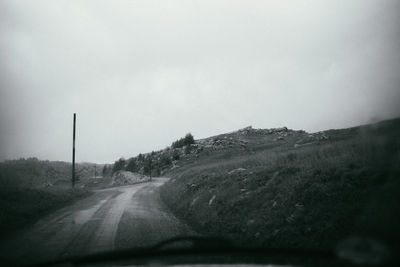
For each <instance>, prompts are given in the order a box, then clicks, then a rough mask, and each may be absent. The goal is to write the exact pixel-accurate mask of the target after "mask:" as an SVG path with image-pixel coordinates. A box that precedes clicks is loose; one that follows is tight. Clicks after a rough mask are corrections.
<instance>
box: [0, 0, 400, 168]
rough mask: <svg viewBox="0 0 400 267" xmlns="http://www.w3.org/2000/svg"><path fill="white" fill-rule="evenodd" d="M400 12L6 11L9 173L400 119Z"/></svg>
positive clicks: (286, 8)
mask: <svg viewBox="0 0 400 267" xmlns="http://www.w3.org/2000/svg"><path fill="white" fill-rule="evenodd" d="M399 6H400V4H399V2H398V1H394V0H393V1H390V0H387V1H372V0H371V1H361V0H360V1H352V2H348V1H318V2H317V3H316V2H315V1H313V2H311V1H296V2H293V1H268V2H267V1H167V2H164V1H112V2H110V1H76V2H75V1H35V2H30V1H2V3H1V7H0V10H1V11H0V56H1V58H2V60H1V62H0V86H1V87H0V88H1V89H0V90H1V98H0V124H1V128H0V136H1V140H0V146H1V150H0V151H1V152H0V159H7V158H17V157H27V156H38V157H40V158H46V159H59V160H69V159H70V152H71V151H70V150H71V148H70V145H71V140H70V139H71V123H72V113H74V112H76V113H77V114H78V140H77V144H78V147H77V159H78V160H81V161H97V162H110V161H113V160H115V159H116V158H117V157H120V156H125V157H129V156H133V155H136V154H137V153H140V152H148V151H151V150H153V149H159V148H163V147H165V146H167V145H169V144H170V143H171V142H172V141H173V140H175V139H177V138H179V137H180V136H182V135H184V134H185V133H186V132H189V131H191V132H192V133H193V134H194V136H195V137H197V138H201V137H206V136H210V135H214V134H218V133H221V132H226V131H231V130H235V129H237V128H239V127H244V126H247V125H253V126H255V127H262V128H267V127H278V126H283V125H286V126H288V127H291V128H297V129H306V130H308V131H317V130H323V129H327V128H338V127H348V126H354V125H358V124H362V123H366V122H368V121H370V120H371V119H372V118H381V119H384V118H390V117H394V116H399V114H400V111H399V108H398V106H399V105H398V102H399V99H400V90H399V84H400V80H399V79H400V78H399V77H400V76H399V75H398V70H399V67H400V66H399V65H400V55H399V53H398V47H400V37H399V36H400V30H399V28H400V27H399V26H398V25H400V23H399V17H398V14H397V12H396V11H397V10H399Z"/></svg>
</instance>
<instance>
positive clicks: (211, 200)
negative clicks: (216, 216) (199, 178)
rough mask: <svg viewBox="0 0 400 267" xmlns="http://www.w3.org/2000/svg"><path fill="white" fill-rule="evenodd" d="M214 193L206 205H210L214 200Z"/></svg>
mask: <svg viewBox="0 0 400 267" xmlns="http://www.w3.org/2000/svg"><path fill="white" fill-rule="evenodd" d="M215 197H216V195H213V196H212V198H211V199H210V201H208V205H209V206H211V205H212V203H213V202H214V199H215Z"/></svg>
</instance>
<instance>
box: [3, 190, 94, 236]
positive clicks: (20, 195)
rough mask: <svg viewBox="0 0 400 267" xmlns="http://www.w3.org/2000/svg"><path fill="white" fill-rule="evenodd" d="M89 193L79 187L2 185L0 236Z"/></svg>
mask: <svg viewBox="0 0 400 267" xmlns="http://www.w3.org/2000/svg"><path fill="white" fill-rule="evenodd" d="M88 194H89V192H88V191H87V190H83V189H78V188H76V189H67V190H66V189H61V188H47V189H39V188H27V187H17V186H9V187H0V236H1V237H2V238H3V237H5V236H6V235H9V234H10V233H12V232H13V231H15V230H17V229H20V228H23V227H24V226H27V225H29V224H32V223H34V222H35V221H36V220H38V219H39V218H41V217H43V216H44V215H46V214H49V213H51V212H52V211H54V210H56V209H59V208H61V207H63V206H66V205H68V204H71V203H72V202H73V201H76V200H77V199H80V198H83V197H86V196H88Z"/></svg>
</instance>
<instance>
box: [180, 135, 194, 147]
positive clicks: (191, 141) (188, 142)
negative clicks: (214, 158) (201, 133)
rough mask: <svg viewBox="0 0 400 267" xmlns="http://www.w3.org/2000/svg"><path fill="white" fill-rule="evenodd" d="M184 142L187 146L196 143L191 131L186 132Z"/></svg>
mask: <svg viewBox="0 0 400 267" xmlns="http://www.w3.org/2000/svg"><path fill="white" fill-rule="evenodd" d="M183 143H184V144H185V146H190V145H191V144H194V137H193V135H192V134H191V133H188V134H186V136H185V138H184V142H183Z"/></svg>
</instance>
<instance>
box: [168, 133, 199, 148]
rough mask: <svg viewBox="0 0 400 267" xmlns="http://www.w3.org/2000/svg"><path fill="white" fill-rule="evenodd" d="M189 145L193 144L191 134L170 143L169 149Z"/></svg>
mask: <svg viewBox="0 0 400 267" xmlns="http://www.w3.org/2000/svg"><path fill="white" fill-rule="evenodd" d="M191 144H194V137H193V135H192V134H191V133H188V134H186V135H185V137H182V138H180V139H178V140H176V141H175V142H173V143H172V145H171V147H172V148H180V147H184V146H190V145H191Z"/></svg>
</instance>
